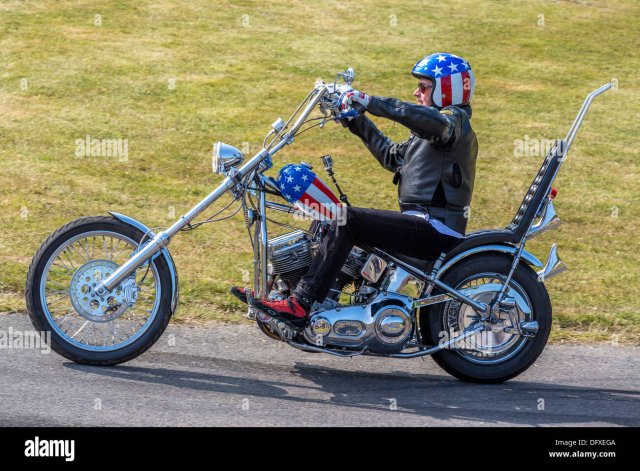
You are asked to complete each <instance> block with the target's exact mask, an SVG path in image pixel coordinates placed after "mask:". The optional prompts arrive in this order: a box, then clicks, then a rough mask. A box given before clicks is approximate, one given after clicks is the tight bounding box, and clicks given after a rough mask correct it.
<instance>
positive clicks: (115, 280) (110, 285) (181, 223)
mask: <svg viewBox="0 0 640 471" xmlns="http://www.w3.org/2000/svg"><path fill="white" fill-rule="evenodd" d="M326 92H327V87H326V86H325V85H322V86H319V87H317V93H316V95H315V97H313V99H312V100H310V102H309V103H308V104H307V106H306V107H305V109H304V111H303V112H302V114H301V115H300V117H299V118H298V120H297V121H296V122H295V124H294V125H293V128H292V129H291V131H289V132H288V133H286V134H285V135H284V136H282V139H281V140H280V142H278V143H277V144H275V145H274V146H273V147H271V148H270V149H269V150H266V149H262V150H260V152H258V153H257V154H256V155H254V156H253V157H252V158H251V159H250V160H249V161H248V162H247V163H246V164H244V165H243V166H242V167H240V168H239V169H238V172H237V173H236V174H235V175H234V176H233V177H232V178H229V177H226V178H225V179H224V180H223V181H222V183H221V184H220V186H218V187H217V188H216V189H215V190H213V191H212V192H211V193H210V194H209V195H208V196H206V197H205V198H204V199H203V200H202V201H200V202H199V203H198V204H197V205H195V206H194V207H193V208H192V209H191V210H190V211H189V212H188V213H187V214H185V215H184V216H182V217H181V218H180V219H178V220H177V221H176V222H175V223H174V224H173V225H172V226H171V227H169V228H168V229H166V230H164V231H162V232H160V233H158V234H157V235H156V236H155V237H154V238H153V239H151V241H150V242H149V243H148V244H147V245H145V246H144V247H143V248H142V249H141V250H140V251H139V252H138V253H136V254H135V255H134V256H133V257H131V258H130V259H129V260H127V261H126V262H125V263H123V264H122V265H120V267H118V268H117V269H116V271H114V272H113V273H112V274H111V276H109V277H108V278H107V279H106V280H104V281H102V283H100V284H99V285H98V286H96V289H95V291H96V293H97V294H98V295H103V294H104V293H106V292H108V291H111V290H112V289H114V288H115V287H116V286H118V284H120V282H121V281H122V280H124V279H125V278H126V277H127V276H129V275H130V274H131V273H132V272H133V271H134V270H135V269H137V268H138V267H139V266H140V265H142V264H143V263H144V262H145V261H146V260H147V259H148V258H150V257H153V256H154V255H155V254H157V253H158V252H159V251H160V250H162V249H163V248H164V247H166V246H167V245H168V244H169V242H170V240H171V238H172V237H173V236H174V235H176V234H177V233H178V232H179V231H180V230H181V229H182V228H183V227H185V226H186V225H187V224H189V223H190V222H191V221H192V220H193V219H194V218H196V217H197V216H198V215H199V214H201V213H202V212H203V211H204V210H205V209H207V208H208V207H209V206H210V205H211V204H212V203H214V202H215V201H216V200H217V199H218V198H220V197H221V196H222V195H223V194H224V193H225V192H227V191H228V190H230V189H231V188H233V186H234V185H235V184H236V183H237V182H239V181H242V180H243V179H244V178H245V177H246V176H247V175H249V174H250V172H252V171H254V170H256V169H257V168H258V167H259V165H260V164H261V163H262V162H263V161H264V160H265V159H267V158H270V157H271V156H273V155H274V154H275V153H276V152H278V151H279V150H280V149H282V148H283V147H284V146H286V145H288V144H290V143H291V142H293V139H294V136H295V134H296V132H297V131H298V129H299V128H300V127H301V126H302V124H303V122H304V121H305V119H306V118H307V117H308V116H309V114H310V113H311V111H313V108H314V107H315V106H316V105H317V104H318V102H319V101H320V99H321V98H322V97H323V95H324V94H325V93H326ZM260 201H261V209H260V213H261V217H262V215H263V213H264V208H265V204H264V192H262V196H261V198H260ZM264 221H266V219H265V220H264ZM259 243H260V245H261V248H264V249H265V250H263V252H264V253H262V254H261V260H262V262H263V263H264V266H263V267H261V268H262V269H263V273H262V278H261V283H260V284H261V285H262V286H261V289H266V278H267V272H266V268H267V267H266V222H263V221H261V233H260V241H259ZM254 288H255V287H254Z"/></svg>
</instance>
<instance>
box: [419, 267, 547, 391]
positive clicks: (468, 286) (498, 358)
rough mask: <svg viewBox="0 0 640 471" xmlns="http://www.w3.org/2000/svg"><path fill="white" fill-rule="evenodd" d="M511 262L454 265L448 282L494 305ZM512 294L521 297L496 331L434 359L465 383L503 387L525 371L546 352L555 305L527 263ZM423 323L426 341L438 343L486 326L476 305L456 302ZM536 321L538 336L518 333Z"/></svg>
mask: <svg viewBox="0 0 640 471" xmlns="http://www.w3.org/2000/svg"><path fill="white" fill-rule="evenodd" d="M511 263H512V258H509V257H507V256H505V255H502V254H484V255H476V256H473V257H469V258H468V259H463V260H462V261H461V262H459V263H458V264H456V265H454V266H453V267H452V268H451V269H450V270H449V271H448V272H447V273H445V275H444V276H443V277H442V281H444V282H445V283H447V284H448V285H449V286H453V287H454V288H456V289H458V290H465V291H467V292H468V295H469V296H470V297H471V298H472V299H474V300H476V301H478V302H484V303H487V304H488V303H489V302H490V301H491V300H492V299H493V297H494V296H495V295H496V293H498V292H499V291H500V289H501V288H502V286H503V285H504V282H505V281H506V278H507V275H508V273H509V270H510V268H511ZM506 293H507V296H509V297H511V298H514V299H515V301H516V303H515V306H514V307H513V308H512V309H505V310H504V311H501V312H499V313H498V315H497V316H496V317H495V319H494V320H493V323H492V324H491V326H490V330H485V331H482V332H479V333H477V334H475V335H474V336H472V337H469V338H468V339H465V340H462V341H461V342H460V343H459V344H458V345H457V346H456V347H452V348H450V349H445V350H441V351H439V352H437V353H435V354H434V355H433V356H432V358H433V359H434V360H435V362H436V363H437V364H438V365H439V366H440V367H441V368H443V369H444V370H445V371H446V372H447V373H449V374H451V375H453V376H455V377H456V378H459V379H462V380H464V381H471V382H478V383H501V382H503V381H506V380H508V379H511V378H513V377H515V376H517V375H519V374H521V373H522V372H524V371H525V370H526V369H527V368H529V367H530V366H531V365H532V364H533V363H534V362H535V361H536V359H537V358H538V356H539V355H540V354H541V353H542V351H543V349H544V347H545V345H546V343H547V339H548V337H549V333H550V331H551V320H552V316H551V313H552V312H551V301H550V300H549V295H548V293H547V290H546V288H545V286H544V283H542V282H540V281H539V280H538V277H537V274H536V272H535V271H534V270H533V269H531V267H529V266H528V265H526V264H524V263H521V264H520V266H518V268H517V269H516V271H515V273H514V275H513V278H512V279H511V281H510V283H509V287H508V290H507V292H506ZM420 320H421V326H422V329H421V330H422V332H423V336H424V339H425V340H428V341H430V342H431V344H432V345H438V343H439V342H442V341H443V340H448V339H450V338H455V337H456V336H458V335H460V334H461V333H462V332H463V331H464V330H465V329H468V328H470V327H473V326H474V325H476V324H477V323H480V322H483V321H482V320H481V316H480V315H479V314H478V313H477V312H476V311H475V310H474V309H473V308H472V307H471V306H468V305H466V304H464V303H461V302H460V301H458V300H455V299H454V300H451V301H448V302H446V303H442V304H438V305H435V306H433V307H431V308H430V309H429V310H427V311H426V312H421V314H420ZM530 322H537V323H538V331H537V332H536V333H535V334H532V335H523V334H520V333H518V327H519V326H520V325H521V324H522V323H530ZM485 325H487V324H486V323H485Z"/></svg>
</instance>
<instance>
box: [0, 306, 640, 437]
mask: <svg viewBox="0 0 640 471" xmlns="http://www.w3.org/2000/svg"><path fill="white" fill-rule="evenodd" d="M9 328H12V329H13V330H14V331H15V330H32V327H31V324H30V322H29V319H28V317H27V316H26V315H22V314H10V315H0V331H5V332H8V331H9ZM639 353H640V348H638V347H623V346H608V345H607V346H601V345H598V346H563V345H551V346H548V347H547V349H546V350H545V352H544V353H543V354H542V356H541V357H540V358H539V359H538V361H537V362H536V364H535V365H533V366H532V367H531V368H530V369H529V370H528V371H527V372H525V373H524V374H522V375H521V376H519V377H518V378H516V379H514V380H511V381H509V382H507V383H504V384H502V385H474V384H468V383H463V382H461V381H458V380H456V379H454V378H452V377H450V376H449V375H447V374H446V373H444V372H443V371H442V370H440V369H439V367H438V366H437V365H436V364H435V363H434V362H433V360H431V359H430V358H426V359H424V360H422V359H413V360H392V359H381V358H367V357H358V358H352V359H347V358H337V357H333V356H329V355H323V354H314V353H304V352H301V351H298V350H294V349H292V348H290V347H288V346H286V345H284V344H282V343H277V342H274V341H272V340H270V339H268V338H267V337H265V336H264V335H263V334H262V333H261V332H260V331H259V330H258V329H257V327H255V326H247V325H242V326H231V325H229V326H223V325H210V326H205V327H203V326H184V325H183V326H177V325H172V326H170V327H169V328H168V329H167V331H166V332H165V334H164V335H163V337H162V338H161V339H160V340H159V341H158V343H157V344H156V345H155V346H154V347H153V348H152V349H151V350H150V351H148V352H147V353H145V354H144V355H142V356H141V357H138V358H137V359H135V360H133V361H131V362H129V363H127V364H124V365H120V366H117V367H108V368H98V367H89V366H84V365H78V364H75V363H72V362H69V361H68V360H66V359H65V358H63V357H61V356H59V355H57V354H56V353H54V352H51V353H49V354H43V353H41V352H40V351H39V350H33V349H20V348H12V349H0V382H1V383H0V384H1V387H0V426H74V425H82V426H86V425H97V426H134V425H136V426H165V425H171V426H284V425H290V426H295V425H298V426H365V425H372V426H400V425H402V426H470V425H471V426H496V425H500V426H530V425H531V426H560V425H567V426H606V425H613V426H639V425H640V368H639V366H640V360H639V358H638V354H639Z"/></svg>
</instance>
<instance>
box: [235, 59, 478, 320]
mask: <svg viewBox="0 0 640 471" xmlns="http://www.w3.org/2000/svg"><path fill="white" fill-rule="evenodd" d="M411 73H412V75H413V76H414V77H416V78H417V79H418V80H419V82H418V87H417V88H416V90H415V91H414V93H413V96H415V97H416V100H417V104H411V103H408V102H403V101H400V100H398V99H395V98H384V97H371V96H369V95H367V94H365V93H361V92H359V91H357V90H353V89H351V87H345V92H344V94H343V98H342V106H343V109H344V110H345V111H346V110H348V109H349V108H353V109H355V110H356V111H358V113H357V116H356V117H350V118H343V119H342V122H343V124H344V125H345V126H346V127H348V128H349V130H350V131H351V132H352V133H353V134H355V135H357V136H359V137H360V138H361V139H362V141H363V142H364V144H365V145H366V146H367V148H368V149H369V150H370V151H371V153H372V154H373V155H374V156H375V157H376V159H377V160H378V161H379V162H380V164H381V165H382V166H383V167H384V168H386V169H387V170H390V171H392V172H394V179H393V181H394V183H396V184H398V202H399V204H400V209H401V211H402V214H400V213H397V212H394V211H385V210H377V209H367V208H357V207H353V206H350V207H348V208H347V210H346V218H344V219H345V221H343V222H344V224H343V225H339V224H338V223H337V221H333V222H332V224H331V226H330V229H329V231H328V233H327V234H326V236H325V237H324V239H323V241H322V244H321V246H320V249H319V252H318V254H317V256H316V257H315V258H314V260H313V262H312V264H311V266H310V268H309V270H308V272H307V273H306V274H305V275H304V276H303V277H302V279H301V280H300V282H299V283H298V285H297V287H296V288H295V290H294V291H293V294H292V295H291V296H289V297H288V298H287V299H284V300H277V301H268V300H264V299H252V302H251V304H252V306H254V307H255V308H257V309H260V310H262V311H263V312H265V313H266V314H268V315H270V316H272V317H276V318H279V319H282V320H283V321H286V322H287V323H288V324H289V325H291V326H292V327H294V328H296V329H301V328H303V327H304V324H305V323H306V318H307V315H308V313H309V311H310V309H311V306H312V305H313V303H314V302H315V301H318V302H322V301H323V300H324V299H325V297H326V296H327V294H328V292H329V289H330V287H331V283H332V281H333V280H334V279H335V277H336V275H337V274H338V273H339V271H340V269H341V268H342V266H343V264H344V262H345V261H346V259H347V256H348V254H349V253H350V252H351V249H352V247H353V246H354V245H368V246H374V247H377V248H379V249H381V250H385V251H389V252H391V253H397V254H401V255H406V256H410V257H417V258H425V259H433V258H437V257H438V255H439V254H440V253H441V252H443V251H446V250H448V249H449V248H451V247H452V246H453V245H454V244H455V243H456V242H457V241H459V240H460V238H462V237H463V234H464V232H465V229H466V225H467V218H466V215H467V214H468V208H469V203H470V202H471V193H472V191H473V182H474V177H475V162H476V157H477V153H478V144H477V140H476V136H475V133H474V132H473V130H472V129H471V124H470V122H469V119H470V118H471V106H470V104H469V103H470V101H471V98H472V97H473V90H474V78H473V73H472V71H471V67H470V66H469V64H468V62H466V61H465V60H464V59H462V58H460V57H458V56H456V55H453V54H447V53H436V54H431V55H429V56H427V57H425V58H424V59H422V60H421V61H419V62H418V63H417V64H416V65H415V66H414V67H413V70H412V72H411ZM365 112H368V113H370V114H372V115H374V116H379V117H383V118H388V119H391V120H393V121H396V122H398V123H400V124H402V125H403V126H406V127H407V128H409V130H410V131H411V135H410V136H409V139H408V140H406V141H404V142H401V143H394V142H392V141H391V140H390V139H389V138H387V137H386V136H384V134H382V132H380V131H379V130H378V129H377V128H376V126H375V125H374V124H373V123H372V122H371V120H369V119H368V118H367V117H366V116H365ZM416 216H417V217H416ZM231 292H232V293H233V294H234V295H236V296H237V297H238V298H239V299H241V300H244V301H245V302H246V294H245V293H244V289H243V288H235V287H234V288H232V290H231Z"/></svg>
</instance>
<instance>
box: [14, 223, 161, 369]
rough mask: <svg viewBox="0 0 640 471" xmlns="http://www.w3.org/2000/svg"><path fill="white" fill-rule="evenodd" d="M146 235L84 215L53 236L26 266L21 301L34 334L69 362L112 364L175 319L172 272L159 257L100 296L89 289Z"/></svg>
mask: <svg viewBox="0 0 640 471" xmlns="http://www.w3.org/2000/svg"><path fill="white" fill-rule="evenodd" d="M143 236H144V234H143V233H142V232H141V231H139V230H138V229H136V228H134V227H132V226H130V225H128V224H125V223H123V222H122V221H119V220H118V219H115V218H112V217H101V216H98V217H88V218H81V219H78V220H76V221H73V222H71V223H69V224H67V225H66V226H64V227H62V228H60V229H59V230H57V231H56V232H54V233H53V234H52V235H51V236H49V238H48V239H47V240H46V241H45V242H44V243H43V244H42V246H41V247H40V249H39V250H38V252H37V253H36V255H35V256H34V259H33V261H32V263H31V266H30V267H29V274H28V276H27V284H26V290H25V295H26V302H27V309H28V311H29V316H30V318H31V321H32V323H33V325H34V326H35V328H36V329H38V330H40V331H47V332H50V334H51V346H52V348H53V349H54V350H55V351H56V352H58V353H59V354H61V355H63V356H65V357H66V358H69V359H70V360H73V361H76V362H79V363H86V364H92V365H115V364H118V363H121V362H124V361H128V360H130V359H132V358H135V357H136V356H138V355H140V354H141V353H143V352H144V351H146V350H147V349H148V348H149V347H151V345H153V344H154V343H155V341H156V340H157V339H158V338H159V337H160V335H161V334H162V332H163V331H164V329H165V328H166V326H167V324H168V323H169V319H170V317H171V314H172V310H171V301H172V300H171V296H172V294H171V274H170V271H169V267H168V266H167V263H166V261H165V260H164V259H163V258H162V257H157V258H156V259H155V260H153V261H151V262H150V263H149V262H147V263H145V264H144V265H143V266H141V267H140V268H138V269H137V270H136V271H135V272H134V273H132V274H131V275H130V276H129V277H127V278H125V280H124V281H122V282H121V283H120V285H119V286H117V287H116V288H115V289H114V290H112V291H111V292H110V293H108V294H107V295H106V296H104V297H100V296H97V295H96V294H95V293H94V288H95V287H96V286H97V285H98V284H99V283H100V282H101V281H102V280H103V279H105V278H107V277H108V276H109V275H110V274H111V273H113V272H114V271H115V270H116V269H117V268H118V266H120V265H121V264H123V263H124V262H125V261H126V260H128V259H129V258H130V256H131V254H132V253H133V252H134V251H135V250H136V249H137V248H138V245H139V243H140V241H141V240H142V238H143Z"/></svg>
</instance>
